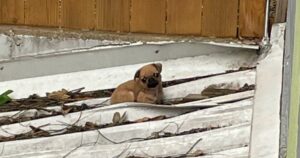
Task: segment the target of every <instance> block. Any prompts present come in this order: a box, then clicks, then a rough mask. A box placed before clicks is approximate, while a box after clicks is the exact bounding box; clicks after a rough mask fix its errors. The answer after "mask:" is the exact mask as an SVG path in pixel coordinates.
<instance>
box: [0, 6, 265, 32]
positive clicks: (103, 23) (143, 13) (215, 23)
mask: <svg viewBox="0 0 300 158" xmlns="http://www.w3.org/2000/svg"><path fill="white" fill-rule="evenodd" d="M264 6H265V0H0V24H13V25H29V26H46V27H62V28H71V29H89V30H102V31H116V32H142V33H160V34H183V35H197V36H214V37H262V35H263V28H264V8H265V7H264Z"/></svg>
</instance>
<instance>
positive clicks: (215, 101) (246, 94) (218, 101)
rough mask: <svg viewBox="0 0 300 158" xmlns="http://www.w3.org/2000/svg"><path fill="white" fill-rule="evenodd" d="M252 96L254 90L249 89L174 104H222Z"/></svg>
mask: <svg viewBox="0 0 300 158" xmlns="http://www.w3.org/2000/svg"><path fill="white" fill-rule="evenodd" d="M253 96H254V90H251V91H245V92H240V93H235V94H229V95H225V96H220V97H214V98H209V99H203V100H199V101H194V102H188V103H183V104H177V105H174V106H193V105H198V106H201V105H203V106H205V105H207V104H206V103H209V104H212V105H213V104H223V103H228V102H235V101H240V100H244V99H249V98H253Z"/></svg>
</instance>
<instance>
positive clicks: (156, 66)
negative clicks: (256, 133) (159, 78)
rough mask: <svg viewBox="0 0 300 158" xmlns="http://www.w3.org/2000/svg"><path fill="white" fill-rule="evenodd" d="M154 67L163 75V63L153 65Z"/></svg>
mask: <svg viewBox="0 0 300 158" xmlns="http://www.w3.org/2000/svg"><path fill="white" fill-rule="evenodd" d="M152 65H153V66H154V67H155V68H156V70H157V71H158V72H159V73H161V71H162V64H161V63H156V64H152Z"/></svg>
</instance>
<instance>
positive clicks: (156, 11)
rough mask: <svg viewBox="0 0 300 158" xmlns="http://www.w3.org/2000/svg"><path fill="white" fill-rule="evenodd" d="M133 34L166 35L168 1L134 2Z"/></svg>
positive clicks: (148, 0)
mask: <svg viewBox="0 0 300 158" xmlns="http://www.w3.org/2000/svg"><path fill="white" fill-rule="evenodd" d="M131 6H132V8H131V22H130V29H131V31H132V32H146V33H165V27H166V0H132V2H131Z"/></svg>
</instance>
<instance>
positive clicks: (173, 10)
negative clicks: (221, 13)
mask: <svg viewBox="0 0 300 158" xmlns="http://www.w3.org/2000/svg"><path fill="white" fill-rule="evenodd" d="M201 19H202V0H168V1H167V33H169V34H198V35H199V34H201Z"/></svg>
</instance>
